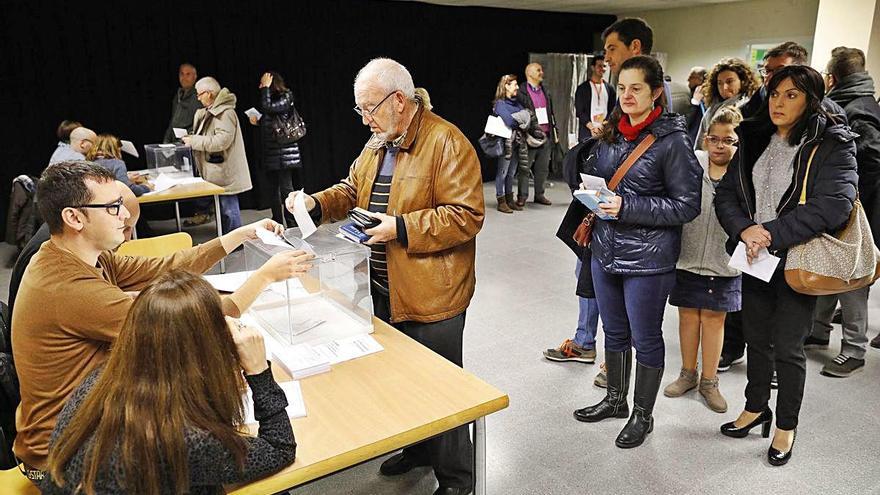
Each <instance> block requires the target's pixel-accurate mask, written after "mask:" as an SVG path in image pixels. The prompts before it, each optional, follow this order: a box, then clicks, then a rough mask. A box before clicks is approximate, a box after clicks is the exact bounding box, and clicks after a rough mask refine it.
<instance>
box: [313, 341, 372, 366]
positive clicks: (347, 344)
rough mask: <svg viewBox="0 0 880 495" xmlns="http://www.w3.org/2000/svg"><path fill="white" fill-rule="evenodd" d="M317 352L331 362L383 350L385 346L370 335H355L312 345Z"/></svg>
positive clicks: (338, 361)
mask: <svg viewBox="0 0 880 495" xmlns="http://www.w3.org/2000/svg"><path fill="white" fill-rule="evenodd" d="M314 349H315V350H316V351H318V353H319V354H321V355H322V356H324V357H325V358H327V360H328V361H330V363H331V364H338V363H341V362H343V361H348V360H351V359H355V358H359V357H362V356H366V355H369V354H373V353H376V352H379V351H382V350H384V349H385V348H384V347H382V345H381V344H380V343H378V342H376V339H374V338H373V337H372V336H371V335H367V334H364V335H355V336H354V337H348V338H345V339H339V340H334V341H333V342H328V343H326V344H322V345H318V346H314Z"/></svg>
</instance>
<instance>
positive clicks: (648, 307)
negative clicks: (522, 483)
mask: <svg viewBox="0 0 880 495" xmlns="http://www.w3.org/2000/svg"><path fill="white" fill-rule="evenodd" d="M617 94H618V97H619V102H620V105H619V107H618V108H617V109H615V111H614V113H612V115H611V119H610V120H609V123H608V125H606V126H605V130H604V134H603V136H602V140H601V141H600V143H599V144H598V145H597V146H596V159H595V160H596V161H595V169H594V175H598V176H600V177H603V178H604V179H605V181H606V182H610V180H611V178H612V177H613V176H614V173H615V172H616V171H617V169H618V168H619V167H620V166H621V165H622V164H623V162H624V161H625V160H626V158H627V156H629V155H630V153H632V152H633V150H634V149H635V148H636V146H637V145H638V144H639V143H640V142H641V141H642V140H643V139H645V138H646V136H648V135H649V134H651V135H653V136H654V137H655V138H656V141H655V142H654V143H653V144H652V145H651V146H650V147H649V148H648V149H647V150H646V151H645V153H644V154H643V155H642V156H641V157H640V158H639V159H638V160H637V161H636V162H635V164H634V165H633V166H632V168H630V169H629V171H628V172H627V173H626V175H625V176H624V177H623V180H621V182H620V184H619V185H618V187H617V189H616V190H615V191H614V192H615V193H616V195H615V196H614V198H613V200H612V201H609V202H607V203H603V204H602V205H601V206H600V207H601V208H602V210H603V211H604V212H605V213H606V214H608V215H611V216H612V217H614V218H613V219H612V220H600V219H597V220H596V224H595V225H594V227H593V238H592V243H591V245H590V247H591V248H592V250H593V259H592V271H593V285H594V287H595V291H596V298H597V300H598V302H599V314H600V316H601V318H602V322H603V328H604V330H605V363H606V367H607V370H608V372H607V376H608V388H607V393H606V396H605V398H604V399H603V400H602V401H601V402H599V403H598V404H596V405H594V406H590V407H586V408H584V409H578V410H577V411H575V413H574V414H575V418H576V419H578V420H580V421H586V422H595V421H600V420H603V419H606V418H625V417H627V416H629V407H628V405H627V402H626V396H627V391H628V388H629V375H630V369H631V365H630V355H631V350H630V349H631V348H632V347H633V346H634V347H635V349H636V362H637V364H636V380H635V396H634V399H633V402H634V407H633V413H632V416H630V418H629V422H627V424H626V426H625V427H624V428H623V430H622V431H621V432H620V434H619V435H618V436H617V441H616V442H615V443H616V444H617V446H618V447H621V448H629V447H636V446H639V445H641V444H642V442H643V441H644V440H645V437H646V436H647V435H648V433H650V432H651V430H652V429H653V426H654V419H653V416H652V413H653V409H654V402H655V400H656V398H657V391H658V390H659V388H660V380H661V379H662V377H663V367H664V355H665V349H664V345H663V331H662V323H663V312H664V309H665V307H666V298H667V297H668V296H669V292H670V291H671V290H672V286H673V284H674V283H675V263H676V261H677V260H678V254H679V250H680V247H681V226H682V225H683V224H685V223H687V222H689V221H691V220H693V219H694V218H696V217H697V215H698V214H699V213H700V196H701V187H700V181H701V179H702V172H703V170H702V168H701V167H700V164H699V162H697V158H696V156H694V152H693V149H692V146H691V141H690V138H689V137H688V135H687V125H686V123H685V119H684V117H682V116H680V115H676V114H671V113H663V108H662V104H663V101H664V100H665V99H664V98H663V69H662V68H661V67H660V64H659V63H658V62H657V61H656V60H655V59H653V58H651V57H645V56H636V57H633V58H630V59H628V60H627V61H625V62H624V63H623V64H622V65H621V70H620V76H619V81H618V85H617Z"/></svg>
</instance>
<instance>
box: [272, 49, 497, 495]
mask: <svg viewBox="0 0 880 495" xmlns="http://www.w3.org/2000/svg"><path fill="white" fill-rule="evenodd" d="M421 91H423V90H421V89H420V90H416V89H415V88H414V85H413V82H412V76H410V74H409V71H407V70H406V68H405V67H404V66H402V65H400V64H399V63H397V62H395V61H394V60H390V59H374V60H372V61H370V63H368V64H367V65H366V66H364V68H362V69H361V70H360V72H358V75H357V78H356V79H355V83H354V96H355V102H356V103H357V105H358V106H357V107H355V112H357V113H358V115H360V116H361V118H362V121H363V124H364V125H368V126H369V127H370V131H372V133H373V135H372V137H371V138H370V140H369V141H368V142H367V144H366V146H364V149H363V150H362V151H361V153H360V155H359V156H358V157H357V159H355V161H354V163H353V164H352V165H351V169H350V170H349V175H348V177H347V178H346V179H344V180H343V181H342V182H340V183H339V184H336V185H335V186H332V187H330V188H329V189H326V190H324V191H321V192H319V193H316V194H314V195H313V196H306V197H305V198H304V199H305V203H306V207H307V208H308V209H309V211H310V213H311V214H312V216H313V217H315V218H320V220H321V221H322V222H326V221H337V220H343V219H345V218H346V215H347V213H348V211H349V210H351V209H352V208H354V207H356V206H358V207H361V208H363V209H365V210H368V211H370V212H371V213H372V215H373V216H374V217H375V218H377V219H379V220H380V223H379V225H378V226H376V227H374V228H372V229H367V230H365V233H366V234H368V235H370V236H371V237H370V239H369V240H368V241H367V242H366V244H368V245H369V246H370V247H371V249H372V254H371V256H370V272H371V282H372V293H373V307H374V310H375V314H376V316H377V317H379V318H381V319H382V320H384V321H387V322H390V323H393V324H394V326H395V327H397V328H398V329H400V330H401V331H402V332H404V333H405V334H407V335H409V336H410V337H412V338H414V339H416V340H417V341H419V342H420V343H422V344H423V345H425V346H427V347H428V348H430V349H432V350H434V351H435V352H437V353H438V354H440V355H441V356H443V357H445V358H446V359H448V360H450V361H452V362H454V363H455V364H457V365H459V366H461V365H462V359H461V355H462V333H463V331H464V321H465V310H466V309H467V306H468V304H469V303H470V300H471V296H473V293H474V284H475V275H474V259H475V254H476V242H475V238H476V235H477V233H478V232H479V231H480V228H481V227H482V225H483V214H484V205H483V188H482V178H481V175H480V164H479V161H478V160H477V155H476V152H475V151H474V148H473V146H472V145H471V143H470V142H469V141H468V139H467V138H465V136H464V135H463V134H462V133H461V131H459V130H458V128H457V127H455V126H454V125H452V124H450V123H449V122H447V121H445V120H443V119H442V118H440V117H438V116H437V115H435V114H434V113H433V112H431V110H430V109H429V108H427V106H426V105H425V103H424V102H425V100H426V95H425V94H424V93H420V92H421ZM296 194H297V193H292V194H291V195H290V196H289V197H288V199H287V206H288V209H292V205H293V199H294V198H295V195H296ZM422 465H431V466H433V467H434V473H435V474H436V476H437V479H438V481H439V482H440V488H438V489H437V491H436V492H435V494H467V493H470V492H471V486H472V483H473V446H472V445H471V442H470V437H469V435H468V429H467V426H463V427H460V428H457V429H455V430H452V431H449V432H447V433H444V434H443V435H440V436H438V437H435V438H432V439H430V440H428V441H426V442H423V443H421V444H417V445H414V446H411V447H408V448H406V449H404V450H403V453H401V454H397V455H395V456H392V457H391V458H389V459H388V460H387V461H385V462H384V463H383V464H382V467H381V469H380V471H381V473H382V474H384V475H388V476H392V475H397V474H403V473H405V472H407V471H409V470H410V469H412V468H413V467H416V466H422Z"/></svg>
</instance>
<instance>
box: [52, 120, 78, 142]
mask: <svg viewBox="0 0 880 495" xmlns="http://www.w3.org/2000/svg"><path fill="white" fill-rule="evenodd" d="M82 126H83V125H82V124H80V123H79V122H77V121H76V120H62V121H61V123H60V124H58V129H56V130H55V135H56V136H58V140H59V141H63V142H65V143H70V133H71V132H73V130H74V129H76V128H77V127H82Z"/></svg>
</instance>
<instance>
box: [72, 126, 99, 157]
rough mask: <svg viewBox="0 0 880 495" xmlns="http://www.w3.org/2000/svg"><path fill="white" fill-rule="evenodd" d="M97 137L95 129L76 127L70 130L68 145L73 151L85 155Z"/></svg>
mask: <svg viewBox="0 0 880 495" xmlns="http://www.w3.org/2000/svg"><path fill="white" fill-rule="evenodd" d="M97 137H98V135H97V134H95V131H93V130H91V129H87V128H85V127H77V128H76V129H74V130H72V131H70V147H71V148H73V149H74V151H77V152H79V153H82V154H83V155H85V154H86V153H88V152H89V150H90V149H91V148H92V145H94V144H95V139H96V138H97Z"/></svg>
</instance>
